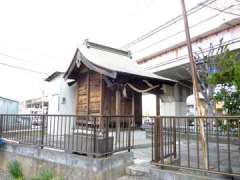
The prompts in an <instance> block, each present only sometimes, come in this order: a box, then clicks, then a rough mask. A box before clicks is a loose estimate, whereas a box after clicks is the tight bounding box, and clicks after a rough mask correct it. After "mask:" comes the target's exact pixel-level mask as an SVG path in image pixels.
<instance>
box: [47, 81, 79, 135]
mask: <svg viewBox="0 0 240 180" xmlns="http://www.w3.org/2000/svg"><path fill="white" fill-rule="evenodd" d="M46 91H47V96H48V106H49V107H48V114H56V115H57V114H61V115H76V91H77V85H76V84H74V85H72V86H68V84H67V82H66V81H65V80H64V79H63V78H62V77H58V78H56V79H54V80H52V81H51V82H49V84H48V88H47V90H46ZM74 118H75V117H73V116H71V117H70V116H69V117H67V118H55V119H53V118H49V119H48V134H52V135H58V133H60V132H65V133H66V134H71V133H72V128H73V127H74V120H75V119H74ZM56 124H58V126H57V127H55V128H53V126H54V125H56ZM60 124H64V125H66V127H69V128H67V129H66V130H65V129H64V126H61V125H60ZM61 128H62V129H61Z"/></svg>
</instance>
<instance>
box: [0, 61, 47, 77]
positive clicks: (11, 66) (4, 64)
mask: <svg viewBox="0 0 240 180" xmlns="http://www.w3.org/2000/svg"><path fill="white" fill-rule="evenodd" d="M0 65H1V66H7V67H10V68H15V69H20V70H24V71H28V72H32V73H37V74H42V75H47V74H48V73H46V72H41V71H36V70H33V69H29V68H25V67H20V66H16V65H12V64H7V63H3V62H0Z"/></svg>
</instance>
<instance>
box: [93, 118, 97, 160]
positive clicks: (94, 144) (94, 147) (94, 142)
mask: <svg viewBox="0 0 240 180" xmlns="http://www.w3.org/2000/svg"><path fill="white" fill-rule="evenodd" d="M96 126H97V125H96V117H94V126H93V153H94V155H95V153H96V142H97V141H96Z"/></svg>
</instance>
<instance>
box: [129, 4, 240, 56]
mask: <svg viewBox="0 0 240 180" xmlns="http://www.w3.org/2000/svg"><path fill="white" fill-rule="evenodd" d="M238 5H240V4H237V5H231V6H229V7H226V8H224V9H223V10H222V11H225V10H227V9H230V8H232V7H235V6H238ZM220 14H221V12H220V13H218V14H215V15H213V16H211V17H208V18H206V19H204V20H202V21H200V22H198V23H196V24H193V25H192V26H190V27H189V29H192V28H194V27H197V26H198V25H200V24H203V23H205V22H207V21H210V20H212V19H214V18H216V17H217V16H219V15H220ZM184 32H185V31H184V30H181V31H178V32H176V33H174V34H171V35H169V36H167V37H165V38H163V39H160V40H158V41H156V42H154V43H152V44H150V45H148V46H145V47H143V48H141V49H138V50H136V51H132V54H137V53H139V52H141V51H144V50H146V49H149V48H151V47H153V46H155V45H157V44H159V43H161V42H163V41H166V40H168V39H170V38H172V37H175V36H177V35H179V34H181V33H184Z"/></svg>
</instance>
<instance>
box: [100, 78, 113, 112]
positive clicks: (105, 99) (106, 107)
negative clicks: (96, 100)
mask: <svg viewBox="0 0 240 180" xmlns="http://www.w3.org/2000/svg"><path fill="white" fill-rule="evenodd" d="M102 85H103V86H102V111H103V112H102V113H103V115H113V114H112V110H111V109H112V107H111V105H112V91H111V89H110V88H108V87H107V85H106V83H105V81H103V84H102Z"/></svg>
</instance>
